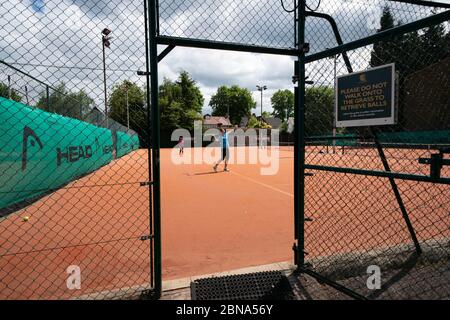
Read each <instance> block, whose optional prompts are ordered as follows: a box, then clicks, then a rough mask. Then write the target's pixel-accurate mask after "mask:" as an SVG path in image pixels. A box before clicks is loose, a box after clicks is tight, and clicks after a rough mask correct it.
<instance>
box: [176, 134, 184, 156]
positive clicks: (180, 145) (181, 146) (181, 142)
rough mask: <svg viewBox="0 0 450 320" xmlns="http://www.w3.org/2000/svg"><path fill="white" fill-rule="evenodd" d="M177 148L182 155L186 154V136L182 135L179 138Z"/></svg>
mask: <svg viewBox="0 0 450 320" xmlns="http://www.w3.org/2000/svg"><path fill="white" fill-rule="evenodd" d="M177 148H178V149H180V151H179V153H178V154H179V155H180V156H181V155H183V154H184V138H183V136H180V137H179V138H178V143H177Z"/></svg>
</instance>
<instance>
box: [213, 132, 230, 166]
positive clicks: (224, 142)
mask: <svg viewBox="0 0 450 320" xmlns="http://www.w3.org/2000/svg"><path fill="white" fill-rule="evenodd" d="M218 126H219V130H220V138H219V141H220V147H221V148H220V149H221V157H220V159H219V161H217V163H216V164H215V165H214V167H213V169H214V171H215V172H217V167H218V166H219V164H220V163H221V162H222V161H224V162H225V168H224V169H223V171H230V170H228V160H229V159H230V145H229V143H228V133H227V131H226V130H225V129H224V128H222V124H221V123H219V124H218Z"/></svg>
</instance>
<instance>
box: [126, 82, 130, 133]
mask: <svg viewBox="0 0 450 320" xmlns="http://www.w3.org/2000/svg"><path fill="white" fill-rule="evenodd" d="M126 89H127V91H126V99H127V127H128V130H130V107H129V103H128V89H129V88H128V85H127V87H126Z"/></svg>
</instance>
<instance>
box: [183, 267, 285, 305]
mask: <svg viewBox="0 0 450 320" xmlns="http://www.w3.org/2000/svg"><path fill="white" fill-rule="evenodd" d="M191 298H192V300H292V299H293V294H292V289H291V286H290V284H289V280H288V279H287V278H286V276H285V275H284V274H283V273H282V272H281V271H267V272H255V273H249V274H242V275H233V276H224V277H212V278H204V279H198V280H195V281H193V282H191Z"/></svg>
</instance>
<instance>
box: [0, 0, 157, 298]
mask: <svg viewBox="0 0 450 320" xmlns="http://www.w3.org/2000/svg"><path fill="white" fill-rule="evenodd" d="M0 9H1V11H2V18H1V21H0V33H1V40H0V43H1V45H0V70H1V72H0V104H1V109H0V119H1V128H0V139H1V140H0V149H1V155H0V171H1V172H2V174H1V177H0V193H1V200H0V270H1V271H0V298H2V299H72V298H75V299H79V298H84V299H105V298H106V299H118V298H122V299H123V298H127V297H136V296H142V295H144V296H146V297H149V296H156V297H157V296H158V292H160V290H161V287H160V284H161V279H160V278H161V273H160V263H158V261H160V253H159V248H160V238H159V232H158V231H159V229H160V228H159V225H158V223H159V220H158V216H157V213H158V212H159V209H157V210H153V206H159V201H158V199H159V174H158V171H155V170H153V168H155V167H156V166H157V162H156V161H152V160H153V159H154V158H155V157H156V156H157V151H156V150H155V149H152V148H151V143H152V141H151V137H152V131H153V133H154V132H155V128H153V127H152V126H151V124H150V121H151V114H150V110H149V107H148V106H149V103H148V101H150V99H149V96H150V83H149V68H150V65H149V50H148V48H149V44H148V34H149V33H148V14H147V13H148V12H147V1H142V0H129V1H126V2H123V1H73V2H71V1H70V2H67V1H66V2H61V1H53V0H49V1H12V0H8V1H2V3H1V4H0ZM151 129H152V130H151ZM152 166H153V167H152ZM156 197H157V198H156ZM155 256H156V259H155V258H154V257H155Z"/></svg>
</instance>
